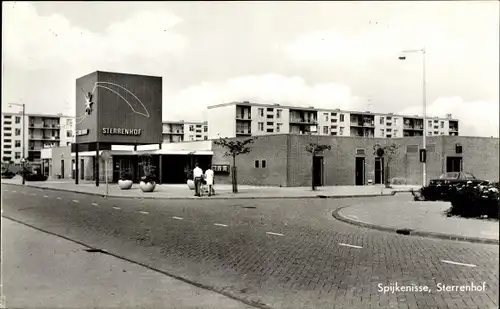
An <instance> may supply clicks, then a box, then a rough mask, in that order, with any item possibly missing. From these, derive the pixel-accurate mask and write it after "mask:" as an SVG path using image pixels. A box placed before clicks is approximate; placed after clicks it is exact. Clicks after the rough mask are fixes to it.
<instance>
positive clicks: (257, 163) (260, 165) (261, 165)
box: [255, 160, 267, 168]
mask: <svg viewBox="0 0 500 309" xmlns="http://www.w3.org/2000/svg"><path fill="white" fill-rule="evenodd" d="M266 166H267V164H266V160H260V161H259V160H255V168H266Z"/></svg>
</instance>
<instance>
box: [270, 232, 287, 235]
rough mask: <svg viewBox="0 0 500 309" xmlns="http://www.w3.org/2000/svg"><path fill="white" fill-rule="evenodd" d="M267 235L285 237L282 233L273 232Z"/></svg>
mask: <svg viewBox="0 0 500 309" xmlns="http://www.w3.org/2000/svg"><path fill="white" fill-rule="evenodd" d="M266 234H269V235H276V236H285V235H283V234H280V233H273V232H266Z"/></svg>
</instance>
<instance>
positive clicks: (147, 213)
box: [139, 211, 149, 215]
mask: <svg viewBox="0 0 500 309" xmlns="http://www.w3.org/2000/svg"><path fill="white" fill-rule="evenodd" d="M139 212H140V213H141V214H145V215H149V212H147V211H139Z"/></svg>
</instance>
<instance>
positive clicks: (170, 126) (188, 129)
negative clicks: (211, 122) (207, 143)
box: [162, 120, 208, 143]
mask: <svg viewBox="0 0 500 309" xmlns="http://www.w3.org/2000/svg"><path fill="white" fill-rule="evenodd" d="M162 133H163V143H178V142H184V141H203V140H208V123H207V121H205V122H187V121H183V120H180V121H164V122H163V132H162Z"/></svg>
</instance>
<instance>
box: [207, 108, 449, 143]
mask: <svg viewBox="0 0 500 309" xmlns="http://www.w3.org/2000/svg"><path fill="white" fill-rule="evenodd" d="M458 122H459V121H458V120H457V119H453V118H452V116H451V114H448V115H446V117H445V118H439V117H434V118H431V117H427V118H426V121H425V123H426V125H427V127H426V129H427V135H429V136H436V135H458V132H459V131H458V129H459V126H458ZM208 123H209V125H210V132H209V134H208V138H209V139H215V138H219V137H237V136H259V135H268V134H279V133H294V134H319V135H331V136H363V137H377V138H393V137H406V136H422V135H423V134H424V121H423V118H422V117H419V116H418V115H413V116H409V115H396V114H392V113H389V114H383V113H372V112H368V111H367V112H359V111H346V110H340V109H333V110H326V109H316V108H314V107H296V106H282V105H279V104H259V103H251V102H248V101H244V102H231V103H225V104H219V105H214V106H209V107H208Z"/></svg>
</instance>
